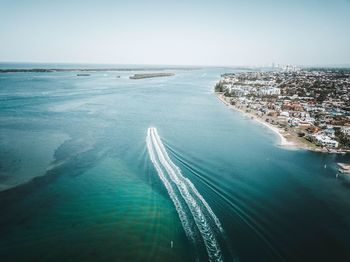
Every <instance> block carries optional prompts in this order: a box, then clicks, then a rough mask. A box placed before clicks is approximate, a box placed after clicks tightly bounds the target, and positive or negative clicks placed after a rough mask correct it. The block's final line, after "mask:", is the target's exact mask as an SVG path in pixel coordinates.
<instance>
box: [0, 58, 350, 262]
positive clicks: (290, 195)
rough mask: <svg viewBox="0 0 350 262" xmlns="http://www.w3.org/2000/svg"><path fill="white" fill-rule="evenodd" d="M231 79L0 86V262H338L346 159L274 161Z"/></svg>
mask: <svg viewBox="0 0 350 262" xmlns="http://www.w3.org/2000/svg"><path fill="white" fill-rule="evenodd" d="M45 66H46V67H47V68H50V67H55V66H50V65H45ZM59 66H60V67H64V65H59ZM0 67H1V68H6V67H16V68H21V67H26V68H30V67H33V68H37V67H40V66H38V65H32V66H31V65H24V66H21V65H14V66H9V65H8V64H6V65H1V66H0ZM56 67H57V66H56ZM67 67H71V66H67ZM81 67H83V66H81ZM232 70H233V69H225V68H203V69H197V70H173V71H172V72H175V73H176V75H175V76H173V77H164V78H152V79H142V80H130V79H129V78H128V77H129V76H130V75H132V74H133V73H134V72H108V71H107V72H91V75H90V76H87V77H77V76H76V73H74V72H57V73H6V74H0V190H1V192H0V214H1V215H0V257H1V261H196V260H197V261H207V260H208V259H211V260H212V261H220V260H224V261H349V260H350V250H349V245H350V182H349V180H348V179H346V177H344V176H339V177H336V173H337V169H336V162H341V161H350V159H349V157H348V156H341V155H327V154H321V153H312V152H308V151H303V150H285V149H283V148H280V147H279V146H278V145H277V144H278V141H277V139H278V138H277V136H276V135H275V134H274V133H272V132H271V131H270V130H268V129H267V128H266V127H264V126H262V125H261V124H259V123H256V122H254V121H253V120H251V119H248V118H245V117H244V116H242V115H241V114H240V113H238V112H235V111H232V110H230V109H228V108H227V107H226V106H225V105H224V104H223V103H221V102H220V101H219V100H218V99H217V98H216V97H215V95H214V94H213V93H212V90H213V86H214V84H215V83H216V81H218V79H219V78H220V74H222V73H225V72H232ZM117 76H120V78H117ZM150 127H154V128H156V133H154V132H153V131H152V135H151V133H150V132H149V131H148V130H149V128H150ZM147 141H148V142H147ZM152 153H153V154H152ZM152 155H153V161H152V158H151V156H152ZM325 165H326V166H325ZM157 167H158V169H157ZM325 167H326V168H325ZM162 174H163V176H162ZM162 178H163V179H162ZM167 186H168V187H167ZM170 189H172V190H170ZM176 201H178V202H176ZM176 203H177V204H176ZM186 221H187V223H185V222H186ZM220 227H221V228H220ZM221 229H222V230H221Z"/></svg>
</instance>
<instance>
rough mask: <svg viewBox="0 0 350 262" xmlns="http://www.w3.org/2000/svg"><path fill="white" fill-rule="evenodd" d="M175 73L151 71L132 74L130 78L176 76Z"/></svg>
mask: <svg viewBox="0 0 350 262" xmlns="http://www.w3.org/2000/svg"><path fill="white" fill-rule="evenodd" d="M174 75H175V74H174V73H149V74H134V75H133V76H130V77H129V78H130V79H144V78H153V77H166V76H174Z"/></svg>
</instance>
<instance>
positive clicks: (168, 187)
mask: <svg viewBox="0 0 350 262" xmlns="http://www.w3.org/2000/svg"><path fill="white" fill-rule="evenodd" d="M146 144H147V148H148V152H149V156H150V159H151V162H152V163H153V165H154V167H155V168H156V170H157V173H158V176H159V178H160V179H161V181H162V182H163V184H164V186H165V188H166V190H167V191H168V194H169V196H170V199H171V200H172V201H173V203H174V205H175V209H176V211H177V213H178V215H179V218H180V222H181V224H182V227H183V229H184V231H185V234H186V236H187V238H188V239H190V240H191V241H192V243H195V239H194V233H193V231H192V229H191V227H190V223H189V221H188V218H187V215H186V213H185V211H184V209H183V207H182V204H181V202H180V201H179V199H178V197H177V195H176V194H175V192H174V189H173V187H172V186H171V184H170V183H169V181H168V180H167V179H166V177H165V176H164V173H163V171H162V169H161V167H160V166H159V164H158V162H157V160H156V157H155V154H154V150H153V146H152V141H151V138H150V129H148V131H147V138H146Z"/></svg>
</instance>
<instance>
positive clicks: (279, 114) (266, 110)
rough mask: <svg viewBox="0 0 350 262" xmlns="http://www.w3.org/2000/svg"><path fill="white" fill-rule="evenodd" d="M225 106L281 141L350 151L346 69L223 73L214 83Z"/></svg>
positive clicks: (349, 85) (309, 147)
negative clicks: (253, 121)
mask: <svg viewBox="0 0 350 262" xmlns="http://www.w3.org/2000/svg"><path fill="white" fill-rule="evenodd" d="M215 92H216V94H217V95H218V97H219V98H220V99H221V100H222V101H223V102H224V103H225V104H226V105H228V106H230V107H232V108H234V109H236V110H239V111H241V112H242V113H244V114H247V115H248V116H249V117H250V118H253V119H255V120H257V121H259V122H261V123H262V124H264V125H265V126H267V127H269V128H270V129H272V130H273V131H275V132H276V133H278V134H279V135H280V137H281V141H282V142H281V145H286V146H288V145H289V146H294V147H299V148H304V149H307V150H311V151H318V152H330V153H348V152H350V70H345V69H299V68H295V67H291V66H290V67H286V68H284V69H279V70H270V71H245V72H239V73H226V74H223V75H222V76H221V79H220V81H219V82H218V83H217V84H216V86H215Z"/></svg>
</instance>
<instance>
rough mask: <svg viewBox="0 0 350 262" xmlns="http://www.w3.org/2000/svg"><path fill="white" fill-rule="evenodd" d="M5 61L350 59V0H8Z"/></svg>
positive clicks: (1, 8)
mask: <svg viewBox="0 0 350 262" xmlns="http://www.w3.org/2000/svg"><path fill="white" fill-rule="evenodd" d="M0 61H17V62H75V63H78V62H80V63H85V62H86V63H118V64H135V63H136V64H168V65H170V64H175V65H176V64H177V65H264V64H268V63H272V62H275V63H283V64H286V63H288V64H297V65H316V64H322V65H330V64H333V65H334V64H349V63H350V0H318V1H316V0H293V1H292V0H291V1H287V0H276V1H272V0H267V1H264V0H260V1H259V0H256V1H255V0H245V1H243V0H242V1H235V0H227V1H225V0H222V1H220V0H216V1H214V0H213V1H206V0H201V1H200V0H198V1H197V0H176V1H167V0H163V1H152V0H148V1H141V0H125V1H118V0H116V1H111V0H109V1H108V0H99V1H97V0H96V1H89V0H84V1H83V0H81V1H79V0H76V1H74V0H70V1H68V0H59V1H58V0H57V1H47V0H33V1H31V0H0Z"/></svg>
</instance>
